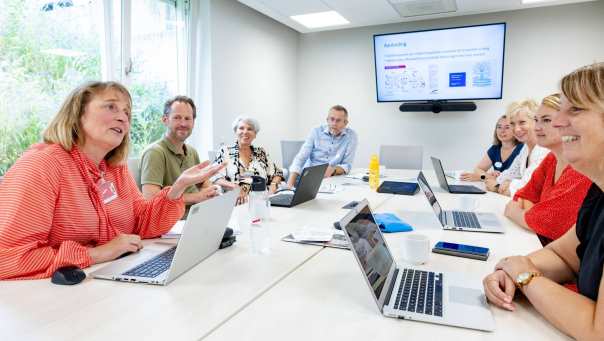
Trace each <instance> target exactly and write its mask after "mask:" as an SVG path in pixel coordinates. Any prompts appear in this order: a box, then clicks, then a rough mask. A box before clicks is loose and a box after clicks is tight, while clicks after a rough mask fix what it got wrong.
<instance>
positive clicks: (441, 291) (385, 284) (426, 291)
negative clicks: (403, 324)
mask: <svg viewBox="0 0 604 341" xmlns="http://www.w3.org/2000/svg"><path fill="white" fill-rule="evenodd" d="M340 226H342V227H343V230H344V231H345V233H344V235H345V236H346V238H347V239H348V241H349V242H350V243H351V245H352V246H353V247H352V251H353V254H354V256H355V258H356V260H357V262H358V264H359V266H360V267H361V271H362V272H363V275H364V277H365V280H366V282H367V284H368V285H369V288H370V290H371V294H372V295H373V298H374V299H375V302H376V303H377V305H378V309H379V310H380V311H381V312H382V314H383V315H384V316H387V317H396V318H402V319H408V320H416V321H424V322H431V323H437V324H445V325H451V326H458V327H464V328H471V329H478V330H486V331H492V330H494V329H495V322H494V320H493V316H492V314H491V311H490V310H489V305H488V303H487V301H486V297H485V295H484V291H483V289H482V282H481V280H480V278H476V279H475V280H471V279H468V278H467V274H462V273H452V272H433V271H429V270H418V269H413V268H399V267H397V265H396V263H395V262H394V259H393V257H392V253H391V252H390V249H389V248H388V245H387V244H386V242H385V241H384V237H383V235H382V232H381V231H380V229H379V228H378V225H377V224H376V223H375V219H374V218H373V214H372V213H371V209H370V208H369V204H368V202H367V200H366V199H365V200H363V201H362V202H361V203H359V204H358V205H357V206H356V207H355V208H354V209H352V210H351V211H350V212H349V213H348V214H347V215H346V216H345V217H344V218H343V219H342V220H341V221H340Z"/></svg>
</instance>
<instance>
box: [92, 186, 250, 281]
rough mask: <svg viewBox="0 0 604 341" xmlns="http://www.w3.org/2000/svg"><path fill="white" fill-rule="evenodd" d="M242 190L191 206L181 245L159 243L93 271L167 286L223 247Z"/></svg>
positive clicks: (104, 276)
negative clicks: (228, 225) (222, 242)
mask: <svg viewBox="0 0 604 341" xmlns="http://www.w3.org/2000/svg"><path fill="white" fill-rule="evenodd" d="M238 195H239V190H234V191H230V192H227V193H226V194H223V195H221V196H218V197H215V198H213V199H210V200H206V201H204V202H201V203H199V204H196V205H193V206H191V209H190V210H189V215H188V217H187V221H186V222H185V225H184V227H183V229H182V233H181V236H180V240H179V241H178V244H177V245H175V246H172V247H170V246H169V245H165V244H159V243H156V244H154V245H152V246H150V247H146V248H143V249H142V250H141V251H140V252H137V253H135V254H132V255H130V256H127V257H124V258H122V259H118V260H116V261H114V262H112V263H111V264H109V265H107V266H105V267H103V268H101V269H99V270H97V271H95V272H93V273H92V274H91V275H92V276H93V277H94V278H100V279H109V280H114V281H124V282H134V283H147V284H157V285H166V284H168V283H170V282H172V281H173V280H174V279H176V278H177V277H178V276H180V275H182V274H183V273H185V272H186V271H187V270H189V269H191V268H192V267H194V266H195V265H197V264H198V263H199V262H201V261H202V260H204V259H206V258H207V257H209V256H210V255H212V254H213V253H214V252H216V250H218V247H219V246H220V241H221V240H222V236H223V235H224V231H225V229H226V226H227V223H228V221H229V218H230V217H231V213H232V212H233V207H234V206H235V200H236V199H237V196H238Z"/></svg>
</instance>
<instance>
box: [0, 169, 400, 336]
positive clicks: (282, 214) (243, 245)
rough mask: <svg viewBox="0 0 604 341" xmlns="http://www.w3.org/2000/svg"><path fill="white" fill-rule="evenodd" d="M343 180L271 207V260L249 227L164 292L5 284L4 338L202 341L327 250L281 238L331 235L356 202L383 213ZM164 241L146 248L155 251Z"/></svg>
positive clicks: (0, 309)
mask: <svg viewBox="0 0 604 341" xmlns="http://www.w3.org/2000/svg"><path fill="white" fill-rule="evenodd" d="M336 181H340V182H342V181H343V182H345V183H347V184H348V185H344V187H346V188H347V190H344V191H342V192H339V193H335V194H319V195H318V196H317V198H316V199H315V200H312V201H309V202H306V203H304V204H301V205H298V206H296V207H293V208H277V207H273V208H272V218H271V219H270V221H269V222H268V225H269V228H270V231H271V233H270V236H271V247H272V252H271V254H270V255H256V254H252V253H251V251H250V238H249V234H248V233H247V230H246V229H245V228H243V231H242V232H243V233H242V235H240V236H238V237H237V242H236V243H235V244H234V246H232V247H229V248H226V249H224V250H219V251H217V252H216V253H215V254H214V255H212V256H211V257H209V258H208V259H206V260H205V261H203V262H201V263H200V264H199V265H197V266H195V267H194V268H193V269H191V270H189V271H188V272H186V273H184V274H183V275H182V276H181V277H179V278H177V279H176V280H175V281H173V282H172V283H170V284H169V285H168V286H165V287H162V286H151V285H143V284H132V283H122V282H114V281H105V280H96V279H92V278H90V277H89V278H87V279H86V280H85V281H84V282H82V283H81V284H78V285H75V286H59V285H54V284H52V283H51V282H50V280H49V279H44V280H29V281H0V333H1V334H0V335H1V339H3V340H109V339H115V338H118V339H133V340H167V339H170V340H171V339H174V340H198V339H200V338H202V337H203V336H204V335H206V334H208V333H210V332H211V331H212V330H213V329H214V328H216V327H217V326H219V325H220V324H221V323H223V322H224V321H226V320H228V319H229V318H230V317H232V316H233V315H235V314H237V313H238V312H239V311H240V310H242V309H243V308H245V306H246V305H247V304H249V303H250V302H252V301H253V300H254V299H255V298H257V297H259V296H260V295H262V294H263V293H264V292H265V291H267V290H269V289H270V288H271V287H272V286H274V285H275V284H276V283H278V282H279V281H281V280H282V279H283V278H285V277H287V276H288V275H289V274H290V273H291V272H293V271H295V269H297V268H298V267H299V266H300V265H302V264H303V263H304V262H306V261H308V260H309V259H311V258H312V257H313V256H315V255H316V254H318V253H319V252H320V251H322V249H323V248H322V247H318V246H312V245H302V244H295V243H285V242H281V241H280V238H281V237H283V236H284V235H286V234H289V233H291V232H293V231H295V230H296V229H299V228H301V227H303V226H305V225H311V226H315V227H325V228H331V226H332V224H333V222H335V221H337V220H339V219H340V218H341V217H342V216H343V215H344V214H345V213H346V210H344V209H341V207H342V206H343V205H345V204H346V203H348V202H349V201H351V200H361V199H363V198H365V197H366V198H368V199H369V201H370V202H371V204H372V205H375V206H380V205H381V204H382V203H383V202H385V201H386V200H388V198H389V197H388V196H384V195H381V194H378V193H375V192H372V191H370V190H369V188H368V187H367V186H366V185H365V184H364V183H362V182H361V181H358V180H350V179H348V180H345V179H338V180H336ZM348 188H351V189H350V190H348ZM239 209H241V207H238V208H236V210H239ZM235 214H237V213H235ZM157 241H158V240H148V241H145V245H146V247H153V243H155V242H157ZM159 242H163V243H165V242H170V241H168V240H159ZM172 242H174V241H172ZM101 266H102V265H101ZM97 268H98V266H93V267H91V268H89V269H86V272H87V273H90V272H92V271H94V270H96V269H97Z"/></svg>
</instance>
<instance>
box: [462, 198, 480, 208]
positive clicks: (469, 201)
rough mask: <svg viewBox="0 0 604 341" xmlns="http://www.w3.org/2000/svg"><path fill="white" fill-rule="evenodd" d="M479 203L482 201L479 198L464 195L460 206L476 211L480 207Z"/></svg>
mask: <svg viewBox="0 0 604 341" xmlns="http://www.w3.org/2000/svg"><path fill="white" fill-rule="evenodd" d="M479 204H480V202H479V201H478V199H477V198H475V197H473V196H470V195H464V196H462V197H460V199H459V206H460V209H461V211H466V212H472V211H475V210H476V209H478V205H479Z"/></svg>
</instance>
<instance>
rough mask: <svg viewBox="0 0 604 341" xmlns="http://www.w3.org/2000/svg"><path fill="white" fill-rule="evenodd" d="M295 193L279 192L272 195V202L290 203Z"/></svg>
mask: <svg viewBox="0 0 604 341" xmlns="http://www.w3.org/2000/svg"><path fill="white" fill-rule="evenodd" d="M293 197H294V195H293V194H279V195H275V196H274V197H271V204H273V205H275V204H279V205H289V204H290V203H291V202H292V199H293Z"/></svg>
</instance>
